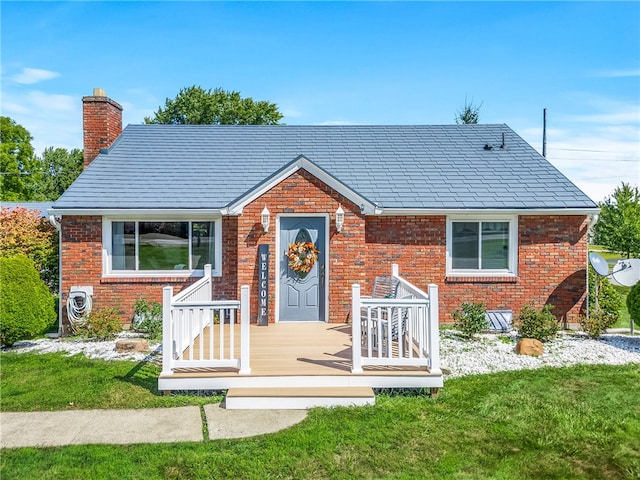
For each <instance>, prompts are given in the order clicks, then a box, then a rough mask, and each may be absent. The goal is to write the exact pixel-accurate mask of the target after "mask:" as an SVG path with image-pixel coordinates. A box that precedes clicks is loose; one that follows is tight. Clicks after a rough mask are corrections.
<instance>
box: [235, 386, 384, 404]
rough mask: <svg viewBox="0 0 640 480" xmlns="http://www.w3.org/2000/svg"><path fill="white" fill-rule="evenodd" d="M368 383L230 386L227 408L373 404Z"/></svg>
mask: <svg viewBox="0 0 640 480" xmlns="http://www.w3.org/2000/svg"><path fill="white" fill-rule="evenodd" d="M375 402H376V397H375V395H374V394H373V389H372V388H371V387H291V388H258V387H256V388H230V389H229V390H228V392H227V397H226V400H225V408H227V409H229V410H303V409H306V408H312V407H338V406H351V405H374V404H375Z"/></svg>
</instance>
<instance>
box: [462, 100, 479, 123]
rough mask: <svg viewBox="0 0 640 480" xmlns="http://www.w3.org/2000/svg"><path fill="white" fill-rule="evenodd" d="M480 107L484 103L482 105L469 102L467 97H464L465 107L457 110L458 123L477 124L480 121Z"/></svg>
mask: <svg viewBox="0 0 640 480" xmlns="http://www.w3.org/2000/svg"><path fill="white" fill-rule="evenodd" d="M480 107H482V103H481V104H480V105H474V104H473V101H471V102H467V99H466V98H465V99H464V108H463V109H462V110H460V111H458V112H456V123H457V124H458V125H475V124H477V123H478V119H479V118H480V117H479V113H480Z"/></svg>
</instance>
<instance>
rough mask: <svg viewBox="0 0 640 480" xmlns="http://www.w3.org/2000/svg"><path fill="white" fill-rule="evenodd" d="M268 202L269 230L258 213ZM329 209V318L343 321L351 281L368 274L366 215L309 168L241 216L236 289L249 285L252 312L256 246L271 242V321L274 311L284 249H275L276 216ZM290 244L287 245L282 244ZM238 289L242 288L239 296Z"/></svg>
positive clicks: (255, 293)
mask: <svg viewBox="0 0 640 480" xmlns="http://www.w3.org/2000/svg"><path fill="white" fill-rule="evenodd" d="M265 205H266V206H267V208H268V209H269V212H270V214H271V226H270V228H269V232H267V233H264V232H263V228H262V225H261V224H260V214H261V212H262V209H263V208H264V207H265ZM339 205H342V208H343V210H344V211H345V220H344V227H343V229H342V232H341V233H338V232H336V229H335V211H336V210H337V209H338V206H339ZM287 213H296V214H298V213H329V214H330V220H329V257H328V258H327V266H326V268H327V270H328V274H329V305H328V312H329V321H330V322H345V321H347V319H348V317H349V315H350V312H351V284H353V283H362V282H363V281H364V279H365V276H366V272H365V264H366V253H365V250H364V249H363V248H362V245H363V244H364V218H363V217H362V215H361V214H360V207H358V206H356V205H355V204H353V203H352V202H350V201H349V200H347V199H346V198H345V197H343V196H342V195H340V194H339V193H338V192H336V191H335V190H333V189H331V188H330V187H328V186H327V185H325V184H324V183H322V182H320V181H319V180H318V179H316V178H315V177H314V176H313V175H311V174H309V173H308V172H306V171H305V170H299V171H298V172H296V173H294V174H293V175H291V176H290V177H288V178H287V179H285V180H284V181H282V182H281V183H280V184H278V185H276V186H275V187H274V188H272V189H271V190H269V191H268V192H267V193H265V194H264V195H262V196H261V197H260V198H258V199H256V200H255V201H253V202H251V203H250V204H249V205H247V206H246V207H245V208H244V210H243V212H242V216H240V217H239V218H238V259H239V268H238V288H239V287H240V286H242V285H249V286H250V287H251V313H252V319H253V320H255V319H256V314H257V311H258V262H257V256H258V245H259V244H268V245H269V251H270V252H271V257H270V265H269V321H270V322H273V321H274V318H275V317H274V315H275V312H274V310H275V303H276V302H275V282H276V272H275V268H276V265H277V264H278V259H279V258H280V255H281V254H283V253H284V250H283V252H276V250H275V248H276V244H275V242H276V231H275V219H276V216H277V215H278V214H287ZM284 248H286V247H284ZM239 295H240V292H239V291H238V297H239Z"/></svg>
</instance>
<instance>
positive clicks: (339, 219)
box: [336, 205, 344, 233]
mask: <svg viewBox="0 0 640 480" xmlns="http://www.w3.org/2000/svg"><path fill="white" fill-rule="evenodd" d="M343 225H344V210H343V209H342V205H338V210H336V230H337V231H338V233H340V232H341V231H342V226H343Z"/></svg>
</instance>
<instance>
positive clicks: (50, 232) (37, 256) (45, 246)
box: [0, 207, 60, 293]
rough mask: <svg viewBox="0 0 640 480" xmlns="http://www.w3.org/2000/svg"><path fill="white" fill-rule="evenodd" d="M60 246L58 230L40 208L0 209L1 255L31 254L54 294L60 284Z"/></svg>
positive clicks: (30, 256) (29, 255) (30, 257)
mask: <svg viewBox="0 0 640 480" xmlns="http://www.w3.org/2000/svg"><path fill="white" fill-rule="evenodd" d="M58 249H59V243H58V231H57V230H56V229H55V228H54V227H53V225H51V223H50V222H49V221H48V220H47V219H46V218H42V216H41V215H40V212H39V211H36V210H29V209H27V208H24V207H16V208H7V207H1V208H0V257H15V256H18V255H24V256H26V257H28V258H29V259H30V260H31V261H32V262H34V264H35V267H36V269H37V270H38V271H39V272H40V276H41V277H42V279H43V280H44V282H45V283H46V284H47V285H48V287H49V289H51V291H52V292H54V293H57V292H58V283H59V271H60V270H59V264H58V258H59V252H58Z"/></svg>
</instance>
